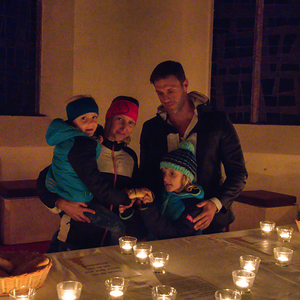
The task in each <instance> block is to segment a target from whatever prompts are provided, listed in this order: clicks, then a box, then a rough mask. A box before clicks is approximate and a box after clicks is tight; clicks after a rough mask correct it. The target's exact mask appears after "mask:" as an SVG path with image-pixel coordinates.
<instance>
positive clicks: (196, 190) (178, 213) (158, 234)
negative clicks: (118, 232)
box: [121, 141, 204, 239]
mask: <svg viewBox="0 0 300 300" xmlns="http://www.w3.org/2000/svg"><path fill="white" fill-rule="evenodd" d="M194 149H195V148H194V145H193V144H192V143H191V142H189V141H184V142H182V143H181V144H180V145H179V148H178V149H177V150H173V151H171V152H169V153H168V154H167V155H165V156H164V157H163V159H162V160H161V162H160V169H161V170H162V172H163V180H164V190H163V191H162V198H161V201H156V202H160V203H153V197H152V196H151V193H147V195H146V196H144V198H141V199H140V200H141V203H142V204H141V207H140V211H139V215H140V216H141V217H142V219H143V221H144V223H145V225H146V227H147V229H148V231H149V233H150V234H149V239H168V238H176V237H182V236H190V235H195V234H201V233H202V231H201V230H199V231H196V230H195V229H194V223H193V220H194V218H195V217H196V216H197V215H199V213H201V211H202V208H199V207H197V204H198V203H199V202H201V200H203V198H204V192H203V189H202V188H201V187H200V186H199V185H197V184H196V183H193V180H194V179H195V177H196V173H197V161H196V158H195V156H194ZM122 217H123V219H125V220H126V219H127V222H128V223H127V224H129V223H130V222H129V219H130V218H134V212H131V213H130V214H129V212H127V211H125V212H124V213H122V214H121V218H122ZM129 227H131V228H133V227H134V226H129Z"/></svg>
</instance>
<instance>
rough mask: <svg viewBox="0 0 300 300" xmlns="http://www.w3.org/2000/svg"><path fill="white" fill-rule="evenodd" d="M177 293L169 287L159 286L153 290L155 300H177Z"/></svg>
mask: <svg viewBox="0 0 300 300" xmlns="http://www.w3.org/2000/svg"><path fill="white" fill-rule="evenodd" d="M176 295H177V291H176V289H175V288H173V287H172V286H169V285H157V286H154V287H153V288H152V299H153V300H175V299H176Z"/></svg>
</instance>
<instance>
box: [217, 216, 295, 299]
mask: <svg viewBox="0 0 300 300" xmlns="http://www.w3.org/2000/svg"><path fill="white" fill-rule="evenodd" d="M275 227H276V224H275V223H274V222H271V221H261V222H260V229H261V233H262V235H263V236H269V235H270V234H271V233H272V231H273V230H274V229H275ZM276 231H277V235H278V239H279V240H280V241H282V242H290V241H291V238H292V234H293V228H292V227H290V226H278V227H276ZM273 253H274V258H275V261H276V265H278V266H281V267H287V266H288V265H289V264H290V262H291V259H292V255H293V250H292V249H289V248H287V247H275V248H273ZM260 262H261V259H260V258H259V257H257V256H253V255H243V256H240V267H241V269H240V270H234V271H232V279H233V283H234V284H235V286H236V288H237V289H236V290H233V289H222V290H218V291H216V293H215V299H216V300H240V299H241V297H242V294H246V293H250V288H251V287H252V286H253V284H254V280H255V276H256V274H257V272H258V268H259V265H260Z"/></svg>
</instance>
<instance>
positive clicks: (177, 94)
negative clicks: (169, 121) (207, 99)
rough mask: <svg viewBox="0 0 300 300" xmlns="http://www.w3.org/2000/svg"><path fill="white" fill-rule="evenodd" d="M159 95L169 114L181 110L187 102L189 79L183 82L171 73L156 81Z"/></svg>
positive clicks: (155, 84) (156, 89) (155, 85)
mask: <svg viewBox="0 0 300 300" xmlns="http://www.w3.org/2000/svg"><path fill="white" fill-rule="evenodd" d="M154 87H155V91H156V93H157V96H158V98H159V100H160V102H161V104H162V105H163V106H164V108H165V109H166V111H167V113H168V114H172V113H173V114H174V113H177V112H179V111H180V110H181V109H182V107H184V105H186V104H187V101H188V97H187V87H188V81H187V79H186V80H185V81H184V82H183V83H182V84H181V83H180V81H179V80H178V79H177V78H176V77H175V76H174V75H171V76H169V77H167V78H164V79H159V80H156V81H155V82H154Z"/></svg>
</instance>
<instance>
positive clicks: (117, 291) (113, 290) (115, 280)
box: [105, 277, 129, 300]
mask: <svg viewBox="0 0 300 300" xmlns="http://www.w3.org/2000/svg"><path fill="white" fill-rule="evenodd" d="M128 283H129V281H128V279H125V278H123V277H112V278H110V279H107V280H105V285H106V288H107V290H108V294H109V299H110V300H122V299H123V296H124V292H125V290H126V288H127V286H128Z"/></svg>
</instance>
